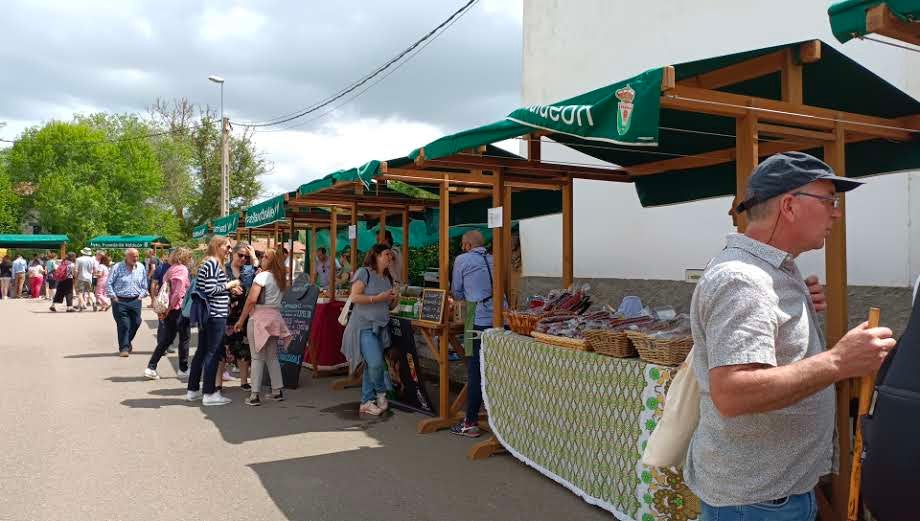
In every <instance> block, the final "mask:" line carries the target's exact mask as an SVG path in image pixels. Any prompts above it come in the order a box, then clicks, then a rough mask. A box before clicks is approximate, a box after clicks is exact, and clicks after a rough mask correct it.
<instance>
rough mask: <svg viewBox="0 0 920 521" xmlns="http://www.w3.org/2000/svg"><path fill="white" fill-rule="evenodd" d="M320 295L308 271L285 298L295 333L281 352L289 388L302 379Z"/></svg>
mask: <svg viewBox="0 0 920 521" xmlns="http://www.w3.org/2000/svg"><path fill="white" fill-rule="evenodd" d="M318 297H319V289H318V288H317V287H316V286H314V285H312V284H310V277H309V275H308V274H307V273H301V274H300V275H299V276H298V277H297V278H296V279H294V284H293V285H292V286H291V287H290V288H288V290H287V291H286V292H285V293H284V297H283V298H282V299H281V316H282V317H283V318H284V322H285V323H286V324H287V327H288V329H290V330H291V334H292V335H293V338H292V339H291V342H290V343H289V344H288V346H287V349H285V350H279V351H278V360H279V361H280V362H281V377H282V379H283V380H284V386H285V387H287V388H288V389H296V388H297V386H298V384H299V382H300V367H301V364H302V363H303V356H304V350H305V349H306V347H307V342H309V341H310V326H311V325H312V323H313V311H314V309H315V308H316V299H317V298H318ZM263 381H264V382H266V383H267V382H268V378H265V377H263Z"/></svg>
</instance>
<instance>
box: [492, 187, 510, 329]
mask: <svg viewBox="0 0 920 521" xmlns="http://www.w3.org/2000/svg"><path fill="white" fill-rule="evenodd" d="M495 175H496V177H497V181H496V183H495V186H494V187H492V208H498V207H499V206H501V205H502V201H503V200H504V197H505V185H504V183H502V176H503V172H502V171H501V170H500V169H499V170H497V171H496V172H495ZM503 211H508V210H507V208H506V209H504V210H503ZM503 217H504V216H503ZM502 223H503V224H504V219H503V220H502ZM504 233H505V230H504V228H492V273H493V275H494V276H493V277H492V326H493V327H502V326H503V325H504V324H505V318H504V316H503V315H502V311H503V310H502V306H501V303H502V302H504V297H503V295H504V290H505V243H504V240H503V234H504Z"/></svg>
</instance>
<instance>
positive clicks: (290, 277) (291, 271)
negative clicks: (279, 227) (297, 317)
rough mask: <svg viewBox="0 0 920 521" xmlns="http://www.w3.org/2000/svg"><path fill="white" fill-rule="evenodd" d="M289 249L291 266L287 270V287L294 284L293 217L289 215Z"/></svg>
mask: <svg viewBox="0 0 920 521" xmlns="http://www.w3.org/2000/svg"><path fill="white" fill-rule="evenodd" d="M289 231H290V234H291V237H290V246H291V247H290V249H289V250H288V262H289V263H290V265H291V268H290V269H289V270H288V287H289V288H290V287H291V286H293V285H294V217H293V216H291V226H290V230H289Z"/></svg>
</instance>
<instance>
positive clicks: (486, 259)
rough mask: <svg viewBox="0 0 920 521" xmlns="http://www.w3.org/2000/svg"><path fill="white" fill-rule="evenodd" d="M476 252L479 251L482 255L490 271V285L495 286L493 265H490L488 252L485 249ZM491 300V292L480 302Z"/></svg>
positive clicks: (487, 269)
mask: <svg viewBox="0 0 920 521" xmlns="http://www.w3.org/2000/svg"><path fill="white" fill-rule="evenodd" d="M476 253H477V254H478V255H479V256H480V257H482V262H484V263H486V271H488V272H489V287H490V288H492V287H495V281H494V280H492V266H489V257H488V256H487V254H486V253H485V252H484V251H481V252H476ZM490 300H492V295H491V294H489V296H488V297H486V298H484V299H482V300H480V301H479V302H488V301H490Z"/></svg>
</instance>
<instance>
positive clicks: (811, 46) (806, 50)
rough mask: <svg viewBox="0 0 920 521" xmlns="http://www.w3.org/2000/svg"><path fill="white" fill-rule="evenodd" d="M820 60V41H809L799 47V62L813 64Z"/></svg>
mask: <svg viewBox="0 0 920 521" xmlns="http://www.w3.org/2000/svg"><path fill="white" fill-rule="evenodd" d="M820 60H821V40H811V41H809V42H805V43H803V44H802V45H800V46H799V62H801V63H803V64H806V65H807V64H809V63H815V62H817V61H820Z"/></svg>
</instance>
